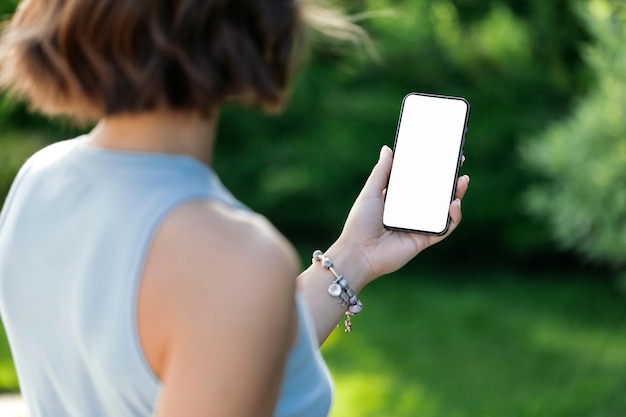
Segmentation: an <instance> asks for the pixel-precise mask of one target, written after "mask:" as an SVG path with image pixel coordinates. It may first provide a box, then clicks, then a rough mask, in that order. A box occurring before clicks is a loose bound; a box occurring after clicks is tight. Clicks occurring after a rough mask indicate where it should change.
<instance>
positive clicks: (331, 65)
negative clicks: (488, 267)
mask: <svg viewBox="0 0 626 417" xmlns="http://www.w3.org/2000/svg"><path fill="white" fill-rule="evenodd" d="M576 1H577V0H553V1H549V2H548V1H545V0H472V1H468V0H394V1H391V0H343V1H339V2H338V3H340V4H341V5H343V7H344V8H345V9H346V10H347V11H348V12H351V13H355V14H358V13H361V12H363V11H366V12H367V13H369V15H370V17H369V18H367V19H364V20H362V21H361V23H362V24H363V26H364V27H365V28H366V29H367V31H368V32H369V33H370V36H371V38H372V39H373V41H374V43H375V44H376V47H377V51H378V54H379V56H380V59H379V60H374V59H372V58H371V57H369V56H368V54H367V53H366V52H365V50H364V48H358V47H357V48H352V47H350V46H346V45H344V46H343V47H339V48H338V47H336V46H332V45H329V44H328V43H324V42H317V43H316V46H315V47H314V48H313V51H312V52H310V53H309V54H308V58H307V59H306V62H305V63H304V65H303V66H302V68H301V69H300V70H299V72H298V73H297V75H296V78H295V80H294V83H293V89H292V94H291V100H290V103H289V105H288V107H287V108H286V109H285V111H284V113H283V114H282V115H278V116H267V115H263V114H261V113H259V112H257V111H254V110H249V109H243V108H239V107H229V108H226V109H224V111H223V112H222V118H221V121H220V127H219V133H218V145H217V147H218V148H217V154H216V157H215V164H214V165H215V168H216V170H217V171H218V173H219V174H220V175H221V177H222V179H223V181H224V182H225V183H226V185H227V186H229V187H230V188H231V189H232V190H233V192H234V193H235V194H236V195H237V196H239V197H240V198H241V199H242V200H243V201H244V202H245V203H247V204H248V205H250V206H251V207H252V208H254V209H255V210H258V211H260V212H262V213H264V214H266V215H267V216H268V217H269V218H270V219H271V220H272V221H274V223H276V224H277V225H278V226H279V228H280V229H281V230H282V231H283V232H285V233H286V234H287V235H288V237H290V238H291V239H293V240H295V241H299V242H305V241H306V242H314V243H315V244H316V245H318V246H323V245H324V244H326V243H330V242H331V240H332V239H333V238H334V237H336V235H337V234H338V233H339V230H340V227H341V225H342V223H343V220H344V218H345V216H346V214H347V212H348V210H349V208H350V205H351V203H352V201H353V200H354V198H355V197H356V195H357V193H358V192H359V190H360V188H361V186H362V185H363V182H364V181H365V179H366V177H367V175H368V174H369V171H370V169H371V167H372V166H373V164H374V163H375V161H376V159H377V156H378V151H379V149H380V146H381V145H382V144H384V143H386V144H392V143H393V140H394V134H395V131H396V123H397V120H398V114H399V110H400V102H401V100H402V98H403V97H404V95H405V94H406V93H408V92H411V91H418V92H429V93H438V94H446V95H455V96H463V97H466V98H467V99H468V100H469V102H470V104H471V106H472V114H471V117H470V124H469V132H468V137H467V143H466V146H465V152H466V154H467V163H466V166H465V167H464V168H463V171H464V172H466V173H468V174H470V176H471V177H472V183H471V187H470V192H469V194H468V195H467V197H466V200H465V202H464V205H463V209H464V221H463V223H464V224H463V226H462V227H461V228H460V229H459V230H458V231H457V232H455V236H454V238H453V239H450V240H449V241H448V242H446V245H439V247H436V248H434V249H431V250H432V251H433V252H434V253H432V254H431V255H430V256H429V258H430V259H436V258H440V259H441V257H452V256H454V258H455V259H458V258H459V257H462V256H465V257H472V258H473V259H474V260H479V259H484V260H486V261H488V262H490V261H491V260H493V259H496V258H497V259H502V260H525V259H529V258H532V257H533V256H535V255H537V254H538V253H543V252H544V251H545V250H546V248H547V246H546V244H547V242H548V240H547V239H546V238H545V237H544V236H545V235H544V234H543V233H542V232H543V231H542V228H541V227H540V225H539V223H537V222H536V221H535V220H534V219H532V218H530V217H529V216H527V214H526V213H525V212H524V210H523V209H522V205H521V194H520V192H521V190H523V189H525V188H526V184H527V182H528V181H529V180H530V179H531V178H532V176H533V175H534V174H531V173H529V172H528V171H526V170H525V169H523V167H522V166H521V164H520V163H519V159H518V158H519V156H518V154H517V152H516V149H517V148H518V147H519V145H520V143H521V142H522V141H524V140H525V138H527V137H529V136H533V135H534V134H536V133H537V132H539V131H541V130H543V129H544V128H545V127H546V126H547V125H548V124H550V123H551V122H552V121H553V120H555V119H556V118H558V117H560V116H562V115H564V114H566V113H567V111H568V110H569V109H570V105H571V103H572V98H573V97H576V96H577V95H580V94H581V93H582V92H583V91H585V88H586V84H587V78H586V76H585V74H586V67H585V66H584V65H583V63H582V61H581V60H580V58H579V54H578V46H579V45H580V43H581V42H583V41H584V40H586V39H587V35H586V32H585V30H584V29H583V28H582V25H581V23H580V19H579V18H578V17H577V16H576V15H575V14H574V13H573V12H572V4H573V3H574V2H576ZM15 3H16V2H15V1H13V0H0V11H3V10H10V8H11V7H13V6H14V4H15ZM367 13H366V14H367ZM0 124H2V131H0V147H2V149H5V148H6V145H5V143H9V141H13V140H14V139H11V138H9V136H7V135H3V134H2V132H3V131H8V130H12V129H15V128H19V129H31V128H32V127H33V126H34V127H35V128H36V129H38V130H39V131H42V130H44V131H46V130H47V131H48V132H49V133H46V135H47V138H50V139H48V140H56V139H59V138H62V137H63V135H64V134H65V132H67V129H65V130H63V129H60V126H61V127H63V126H64V125H59V124H58V123H57V122H55V123H53V124H43V125H42V122H41V119H40V118H36V117H33V116H30V115H28V114H27V113H26V111H25V110H24V107H23V106H20V105H16V104H15V103H13V102H8V103H5V104H3V105H2V106H0ZM16 169H17V167H14V170H16ZM13 172H14V171H13ZM4 192H5V191H4V190H0V196H1V195H2V194H3V193H4Z"/></svg>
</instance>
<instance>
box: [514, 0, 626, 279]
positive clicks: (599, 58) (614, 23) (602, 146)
mask: <svg viewBox="0 0 626 417" xmlns="http://www.w3.org/2000/svg"><path fill="white" fill-rule="evenodd" d="M581 15H583V16H585V20H586V22H587V24H588V26H589V27H590V29H591V32H592V34H593V37H594V39H595V41H594V43H593V44H591V45H590V46H589V47H588V48H587V49H586V54H585V61H586V62H587V65H588V66H589V67H590V68H591V70H592V72H593V75H594V86H593V88H592V89H591V91H590V92H589V94H588V95H587V96H586V97H585V98H584V99H583V100H580V101H579V102H578V104H577V106H576V107H575V109H574V111H573V112H572V113H571V115H569V116H568V117H567V118H565V119H564V120H562V121H561V122H559V123H557V124H555V125H554V126H551V127H550V128H549V129H548V130H547V131H545V132H544V133H542V134H541V135H539V137H538V138H536V139H535V140H534V141H532V142H531V143H529V144H528V145H527V146H526V147H524V148H523V152H522V155H523V157H524V160H525V162H526V163H527V164H528V166H529V167H530V168H531V169H532V170H533V171H534V172H536V173H538V174H539V175H540V177H541V178H542V179H543V181H541V182H539V183H537V184H536V185H535V186H534V187H533V188H531V190H530V191H529V192H528V194H527V195H526V202H527V206H528V208H529V209H530V211H531V212H532V213H533V214H535V215H536V216H538V217H540V218H541V219H543V220H545V222H546V223H547V224H548V226H549V230H550V232H551V234H552V235H553V236H554V238H555V239H556V241H557V242H558V243H559V244H560V245H562V246H563V247H565V248H567V249H573V250H575V251H576V252H578V253H580V254H583V255H584V256H586V257H588V258H590V259H592V260H595V261H600V262H603V263H609V264H612V265H615V266H619V267H625V266H626V258H625V257H624V254H626V188H625V187H624V184H626V4H625V3H622V2H611V1H607V0H594V1H592V2H590V3H589V4H588V5H587V6H586V7H585V8H584V9H582V13H581Z"/></svg>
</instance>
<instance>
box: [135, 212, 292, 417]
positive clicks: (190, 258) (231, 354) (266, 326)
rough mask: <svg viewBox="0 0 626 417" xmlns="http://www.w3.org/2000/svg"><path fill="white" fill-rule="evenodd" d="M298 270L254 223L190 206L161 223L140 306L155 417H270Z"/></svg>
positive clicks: (245, 216) (282, 245)
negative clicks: (155, 389)
mask: <svg viewBox="0 0 626 417" xmlns="http://www.w3.org/2000/svg"><path fill="white" fill-rule="evenodd" d="M298 270H299V268H298V263H297V258H296V256H295V255H294V251H293V249H292V248H291V246H290V245H289V244H288V243H287V242H286V241H285V240H284V239H283V238H282V236H281V235H280V234H279V233H278V232H276V231H275V230H274V229H273V227H272V226H271V225H270V224H269V223H268V222H267V221H266V220H265V219H263V218H262V217H261V216H258V215H255V214H252V213H247V212H240V211H235V210H232V209H230V208H227V207H224V206H221V205H219V204H216V203H211V202H206V201H197V202H192V203H189V204H186V205H184V206H182V207H180V208H178V209H176V210H175V211H174V212H173V213H171V214H170V215H169V216H168V217H167V218H166V219H165V221H164V223H163V224H162V225H161V227H160V228H159V230H158V232H157V234H156V237H155V239H154V241H153V245H152V247H151V249H150V252H149V254H148V258H147V261H146V266H145V270H144V274H143V277H142V281H141V284H140V292H139V300H138V326H139V336H140V341H141V343H142V347H143V350H144V353H145V355H146V359H147V360H148V363H149V365H150V366H151V368H152V369H153V371H154V372H155V374H156V375H157V376H158V377H159V379H160V380H161V381H162V392H161V395H160V398H159V402H158V404H157V409H156V413H155V415H156V416H157V417H178V416H186V417H196V416H197V417H200V416H202V417H210V416H216V417H217V416H220V417H244V416H246V417H248V416H259V417H266V416H271V415H272V413H273V410H274V406H275V402H276V398H277V396H278V392H279V388H280V381H281V377H282V371H283V367H284V362H285V357H286V353H287V351H288V349H289V346H290V345H291V343H292V341H293V339H294V337H295V332H296V326H297V321H296V317H295V314H296V312H295V305H294V291H295V280H294V277H295V276H296V275H297V273H298V272H297V271H298Z"/></svg>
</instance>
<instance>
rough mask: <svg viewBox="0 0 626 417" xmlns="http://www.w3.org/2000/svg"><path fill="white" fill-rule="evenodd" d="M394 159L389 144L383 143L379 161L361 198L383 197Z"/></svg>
mask: <svg viewBox="0 0 626 417" xmlns="http://www.w3.org/2000/svg"><path fill="white" fill-rule="evenodd" d="M392 161H393V152H392V151H391V149H390V148H389V146H387V145H383V147H382V148H381V150H380V157H379V158H378V162H377V163H376V165H375V166H374V168H373V169H372V172H371V174H370V176H369V178H368V179H367V182H366V183H365V185H364V186H363V189H362V190H361V193H360V194H359V198H381V196H382V193H383V190H384V189H385V187H387V181H388V180H389V173H390V172H391V162H392Z"/></svg>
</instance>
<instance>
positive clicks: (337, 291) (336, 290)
mask: <svg viewBox="0 0 626 417" xmlns="http://www.w3.org/2000/svg"><path fill="white" fill-rule="evenodd" d="M328 294H330V295H332V296H333V297H339V296H340V295H341V287H340V286H339V285H338V284H335V283H332V284H330V285H329V286H328Z"/></svg>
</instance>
